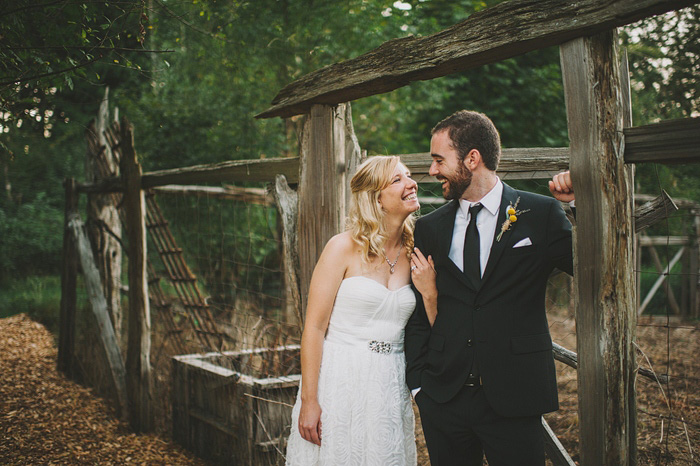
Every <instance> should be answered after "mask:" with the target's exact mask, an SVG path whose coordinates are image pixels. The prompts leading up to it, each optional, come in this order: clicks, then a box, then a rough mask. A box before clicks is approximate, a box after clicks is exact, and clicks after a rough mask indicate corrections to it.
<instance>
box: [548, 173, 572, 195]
mask: <svg viewBox="0 0 700 466" xmlns="http://www.w3.org/2000/svg"><path fill="white" fill-rule="evenodd" d="M549 191H550V192H551V193H552V196H554V198H555V199H557V200H559V201H561V202H571V201H573V200H574V199H576V196H575V195H574V185H573V183H572V182H571V174H570V173H569V171H568V170H567V171H565V172H562V173H558V174H556V175H554V177H553V178H552V181H550V182H549Z"/></svg>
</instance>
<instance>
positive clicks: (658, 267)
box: [649, 246, 682, 315]
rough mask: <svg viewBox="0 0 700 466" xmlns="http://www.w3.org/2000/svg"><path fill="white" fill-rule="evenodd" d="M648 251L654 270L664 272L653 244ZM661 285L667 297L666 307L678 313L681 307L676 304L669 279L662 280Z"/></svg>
mask: <svg viewBox="0 0 700 466" xmlns="http://www.w3.org/2000/svg"><path fill="white" fill-rule="evenodd" d="M649 253H650V255H651V260H652V262H654V267H656V271H657V272H659V273H660V274H663V273H666V272H664V266H663V265H661V258H660V257H659V253H658V252H657V251H656V248H655V247H654V246H650V247H649ZM681 273H682V272H681ZM662 287H663V289H664V292H665V293H666V297H667V299H668V307H670V308H671V311H672V312H673V313H674V314H675V315H680V313H681V309H680V307H679V306H678V301H676V295H675V294H674V293H673V289H672V288H671V284H670V283H669V280H664V282H663V284H662Z"/></svg>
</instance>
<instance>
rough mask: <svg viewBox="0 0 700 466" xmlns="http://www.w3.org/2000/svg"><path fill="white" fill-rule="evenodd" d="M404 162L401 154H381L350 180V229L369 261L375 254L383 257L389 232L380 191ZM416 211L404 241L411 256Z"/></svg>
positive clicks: (406, 227)
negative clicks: (398, 155)
mask: <svg viewBox="0 0 700 466" xmlns="http://www.w3.org/2000/svg"><path fill="white" fill-rule="evenodd" d="M400 163H401V159H400V158H399V157H397V156H377V157H372V158H371V159H369V160H367V161H365V162H364V163H362V164H361V165H360V166H359V167H357V172H356V173H355V175H354V176H353V177H352V180H351V181H350V191H351V192H352V197H351V199H350V209H349V212H348V218H347V222H346V225H347V230H349V231H350V234H351V235H352V239H353V240H355V242H356V243H357V244H358V245H360V247H361V248H362V260H363V261H364V262H369V261H370V259H371V257H372V256H379V257H382V256H383V255H384V254H383V249H384V244H385V243H386V240H387V236H386V231H385V230H384V215H385V214H384V211H383V210H382V207H381V205H380V204H379V194H380V192H381V191H382V189H384V188H386V187H387V186H389V184H390V183H391V179H392V176H393V174H394V171H395V170H396V167H397V166H398V165H399V164H400ZM415 222H416V219H415V215H414V214H411V215H409V216H408V217H406V220H405V221H404V222H403V231H402V233H401V242H402V243H403V246H404V248H405V249H406V256H407V257H408V258H409V259H410V257H411V253H412V252H413V226H414V224H415Z"/></svg>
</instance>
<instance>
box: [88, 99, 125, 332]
mask: <svg viewBox="0 0 700 466" xmlns="http://www.w3.org/2000/svg"><path fill="white" fill-rule="evenodd" d="M108 98H109V88H107V89H105V96H104V99H103V100H102V103H101V104H100V109H99V111H98V115H97V119H96V120H94V121H93V122H92V123H91V124H90V126H88V129H87V130H86V138H87V142H88V150H87V154H86V158H85V177H86V181H87V182H88V183H95V182H98V181H100V180H102V179H105V178H109V177H112V176H118V175H119V163H118V161H117V160H115V158H114V155H113V154H112V147H111V145H110V144H109V143H108V142H107V139H106V137H105V134H104V132H105V129H106V128H107V125H108V112H109V101H108ZM87 197H88V202H87V229H88V237H89V238H90V243H91V244H92V249H93V252H94V254H95V260H96V261H97V269H98V270H99V271H100V278H101V280H102V289H103V290H104V292H105V298H106V299H107V310H108V312H109V317H110V319H111V321H112V325H113V327H114V333H115V334H116V336H117V340H118V341H119V340H121V333H122V309H121V275H122V246H121V245H120V244H119V241H118V238H121V235H122V222H121V219H120V218H119V211H118V210H117V204H118V202H119V199H120V195H118V194H115V193H88V196H87Z"/></svg>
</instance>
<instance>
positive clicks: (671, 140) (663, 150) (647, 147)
mask: <svg viewBox="0 0 700 466" xmlns="http://www.w3.org/2000/svg"><path fill="white" fill-rule="evenodd" d="M624 132H625V162H626V163H644V162H655V163H666V164H675V163H697V162H700V118H684V119H679V120H669V121H662V122H659V123H653V124H650V125H644V126H636V127H632V128H625V130H624Z"/></svg>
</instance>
